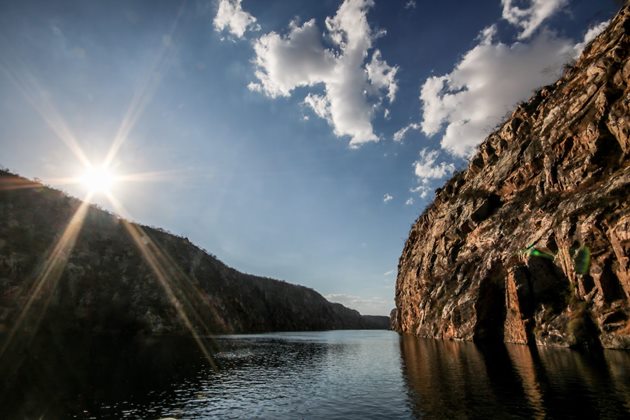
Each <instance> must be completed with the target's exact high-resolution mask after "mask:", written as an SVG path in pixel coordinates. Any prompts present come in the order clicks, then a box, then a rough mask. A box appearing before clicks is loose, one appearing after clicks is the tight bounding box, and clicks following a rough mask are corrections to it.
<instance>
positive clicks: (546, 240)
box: [392, 5, 630, 348]
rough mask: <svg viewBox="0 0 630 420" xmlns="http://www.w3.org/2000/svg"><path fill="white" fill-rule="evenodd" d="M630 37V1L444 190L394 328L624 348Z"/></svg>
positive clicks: (427, 220) (405, 262) (403, 285)
mask: <svg viewBox="0 0 630 420" xmlns="http://www.w3.org/2000/svg"><path fill="white" fill-rule="evenodd" d="M629 35H630V6H628V5H626V6H625V7H624V8H623V9H622V10H621V11H620V13H619V14H618V15H617V16H616V17H615V18H614V19H613V20H612V22H611V23H610V26H609V27H608V29H607V30H605V31H604V32H603V33H602V34H600V36H598V37H597V38H596V39H595V40H594V41H593V42H592V43H591V44H590V45H589V46H587V47H586V49H585V50H584V52H583V54H582V57H581V58H580V59H579V60H578V61H577V62H576V63H575V65H574V66H571V67H570V68H567V70H566V71H565V73H564V75H563V76H562V78H561V79H560V80H559V81H558V82H556V83H555V84H553V85H551V86H547V87H545V88H543V89H541V90H539V91H538V92H537V93H536V94H535V95H534V96H533V97H532V98H531V99H530V100H529V101H527V102H526V103H522V104H520V105H519V106H518V107H517V109H516V110H515V111H514V112H513V113H512V115H511V116H510V117H509V118H508V119H507V121H506V122H505V123H504V124H502V126H500V127H499V128H498V130H497V131H495V132H494V133H492V134H491V135H490V136H489V137H488V138H487V139H486V140H485V141H484V142H483V143H482V144H481V146H480V147H479V150H478V152H477V153H476V155H475V156H474V157H473V158H472V159H471V161H470V163H469V165H468V167H467V169H466V170H464V171H463V172H461V173H457V174H455V175H454V176H453V177H452V178H451V179H450V180H449V181H448V182H447V183H446V185H445V186H444V187H443V188H441V189H439V190H437V191H436V196H435V200H434V202H433V203H432V204H431V205H430V206H429V207H428V208H427V209H426V210H425V212H424V213H423V214H422V215H421V216H420V217H419V218H418V219H417V221H416V222H415V224H414V225H413V226H412V229H411V232H410V234H409V238H408V240H407V242H406V244H405V247H404V249H403V252H402V255H401V257H400V261H399V264H398V278H397V282H396V310H395V311H394V312H393V314H392V323H393V326H394V327H395V329H397V330H398V331H399V332H403V333H411V334H415V335H418V336H423V337H434V338H443V339H456V340H477V339H479V340H483V339H490V340H492V339H494V340H501V341H505V342H512V343H535V344H538V345H558V346H571V347H573V346H587V347H592V346H600V345H601V346H603V347H606V348H630V322H629V321H628V318H629V316H630V306H629V305H628V299H630V258H629V257H630V200H629V197H630V160H629V159H628V158H629V155H630V140H629V133H630V128H629V124H628V122H629V121H628V119H629V118H630V116H629V114H628V107H629V102H630V91H629V90H628V79H629V78H630V61H628V53H629V52H630V48H629V47H630V45H629ZM508 77H509V76H508Z"/></svg>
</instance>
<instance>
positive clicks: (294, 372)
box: [0, 331, 630, 419]
mask: <svg viewBox="0 0 630 420" xmlns="http://www.w3.org/2000/svg"><path fill="white" fill-rule="evenodd" d="M37 346H38V345H37V343H34V344H33V348H37ZM213 347H214V352H215V355H214V359H215V362H216V365H217V368H216V369H213V368H212V367H210V366H209V365H208V364H207V363H206V362H205V360H204V359H203V358H202V357H201V355H200V353H199V352H198V351H197V350H196V349H195V347H194V346H192V345H191V343H190V342H188V341H186V340H173V339H159V340H158V339H156V340H152V341H143V342H135V341H133V340H122V339H120V340H118V341H117V342H115V341H112V340H106V339H100V340H90V341H85V340H83V341H78V340H77V341H74V342H72V343H69V342H68V340H67V339H66V340H63V341H62V340H59V339H57V340H47V341H46V342H45V345H43V346H41V348H42V349H45V351H43V352H37V351H33V352H31V353H29V354H26V355H22V356H21V359H20V360H19V361H16V362H15V363H14V366H15V370H14V372H13V373H12V375H9V376H5V377H4V378H3V381H4V384H3V386H4V391H3V392H2V394H1V395H2V397H0V398H1V400H0V401H1V403H2V406H1V408H2V411H0V418H24V417H27V418H38V417H40V416H42V415H43V416H44V418H67V417H73V416H74V417H78V418H143V419H145V418H148V419H152V418H153V419H158V418H162V417H175V418H272V419H278V418H344V419H352V418H356V419H365V418H414V417H419V418H422V417H424V418H443V417H450V418H466V417H468V418H628V417H629V416H630V353H629V352H620V351H607V352H604V354H603V355H601V356H588V355H583V354H580V353H577V352H574V351H570V350H564V349H547V350H541V351H539V352H532V351H530V350H529V349H528V348H527V347H524V346H507V347H506V348H501V349H496V348H495V349H493V350H491V351H490V350H488V349H484V348H481V347H478V346H476V345H475V344H472V343H456V342H443V341H434V340H422V339H416V338H413V337H400V336H398V335H397V334H395V333H393V332H389V331H330V332H308V333H275V334H261V335H236V336H224V337H218V338H215V340H214V342H213Z"/></svg>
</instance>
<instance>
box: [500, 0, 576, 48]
mask: <svg viewBox="0 0 630 420" xmlns="http://www.w3.org/2000/svg"><path fill="white" fill-rule="evenodd" d="M516 3H520V4H523V3H525V4H526V6H524V7H522V6H519V5H517V4H516ZM567 3H568V0H525V1H522V0H501V5H502V6H503V10H502V14H501V16H502V17H503V19H505V20H507V21H508V22H510V23H511V24H512V25H514V26H518V27H519V28H521V32H520V33H519V34H518V38H519V39H527V38H529V37H530V36H532V35H533V34H534V32H535V31H536V29H538V27H539V26H540V25H541V24H542V23H543V22H544V21H545V20H546V19H547V18H549V17H550V16H551V15H553V14H554V13H556V12H557V11H558V10H560V9H562V8H563V7H564V6H566V5H567Z"/></svg>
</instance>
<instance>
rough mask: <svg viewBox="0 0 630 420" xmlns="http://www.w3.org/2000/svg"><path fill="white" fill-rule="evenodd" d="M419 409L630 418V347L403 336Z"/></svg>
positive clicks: (435, 413) (442, 413)
mask: <svg viewBox="0 0 630 420" xmlns="http://www.w3.org/2000/svg"><path fill="white" fill-rule="evenodd" d="M401 352H402V354H403V360H404V362H403V363H404V375H405V379H406V381H407V384H408V387H409V389H408V392H409V398H410V400H411V401H413V410H414V414H415V415H416V416H417V417H429V418H433V417H454V418H462V417H479V418H489V417H496V416H497V415H498V414H499V413H500V414H501V417H506V418H627V416H628V415H630V354H629V353H627V352H620V351H606V352H604V353H603V354H599V355H592V354H583V353H579V352H576V351H572V350H568V349H558V348H548V349H542V350H538V351H536V350H535V349H533V350H532V349H530V348H528V347H526V346H520V345H508V346H506V347H502V346H498V347H497V346H494V347H491V348H490V347H489V348H486V347H483V346H478V345H475V344H473V343H461V342H449V341H435V340H425V339H418V338H414V337H409V336H404V337H402V339H401Z"/></svg>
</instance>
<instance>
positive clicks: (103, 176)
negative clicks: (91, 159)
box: [81, 167, 116, 194]
mask: <svg viewBox="0 0 630 420" xmlns="http://www.w3.org/2000/svg"><path fill="white" fill-rule="evenodd" d="M115 181H116V177H115V176H114V174H113V173H112V172H111V171H110V170H109V169H107V168H106V167H89V168H88V169H87V170H86V171H85V173H84V174H83V175H82V176H81V183H82V184H83V185H84V186H85V187H86V188H87V189H88V191H89V192H90V193H102V194H107V193H109V192H110V191H111V188H112V187H113V185H114V183H115Z"/></svg>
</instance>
